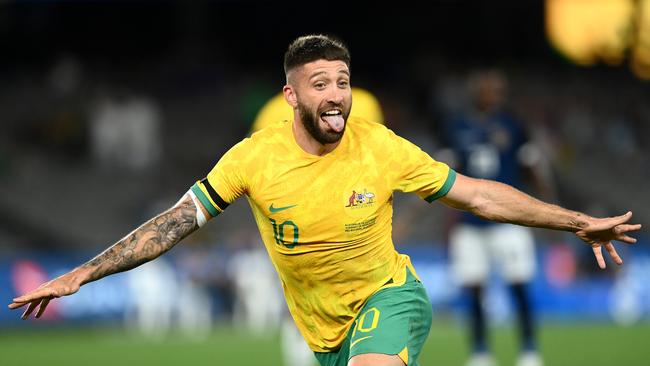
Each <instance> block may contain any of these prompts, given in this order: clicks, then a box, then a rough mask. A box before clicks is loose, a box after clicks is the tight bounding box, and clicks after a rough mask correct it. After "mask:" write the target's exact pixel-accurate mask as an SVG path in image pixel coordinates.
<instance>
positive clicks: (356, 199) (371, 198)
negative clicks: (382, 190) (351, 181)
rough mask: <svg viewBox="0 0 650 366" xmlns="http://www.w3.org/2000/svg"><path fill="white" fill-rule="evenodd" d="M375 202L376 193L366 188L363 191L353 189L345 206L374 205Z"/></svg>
mask: <svg viewBox="0 0 650 366" xmlns="http://www.w3.org/2000/svg"><path fill="white" fill-rule="evenodd" d="M374 203H375V194H374V193H372V192H368V190H367V189H365V188H364V190H363V192H357V191H356V190H352V194H351V195H350V197H348V202H347V205H346V206H345V207H351V208H352V209H356V208H363V207H368V206H372V204H374Z"/></svg>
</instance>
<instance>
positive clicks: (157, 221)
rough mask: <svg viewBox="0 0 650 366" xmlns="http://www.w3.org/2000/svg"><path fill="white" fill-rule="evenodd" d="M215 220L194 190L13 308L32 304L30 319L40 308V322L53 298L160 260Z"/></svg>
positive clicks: (25, 315) (20, 299)
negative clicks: (178, 244) (204, 225)
mask: <svg viewBox="0 0 650 366" xmlns="http://www.w3.org/2000/svg"><path fill="white" fill-rule="evenodd" d="M211 217H212V215H210V213H209V212H208V211H207V210H206V209H205V208H204V207H203V205H202V204H201V203H200V202H199V200H197V199H196V196H195V195H194V194H193V193H192V191H191V190H190V191H188V193H186V194H185V195H184V196H183V197H182V198H181V199H180V200H179V201H178V203H176V204H175V205H174V206H173V207H171V208H170V209H168V210H166V211H165V212H162V213H161V214H159V215H157V216H156V217H154V218H152V219H151V220H149V221H147V222H145V223H144V224H142V226H140V227H139V228H137V229H135V230H133V231H132V232H131V233H130V234H128V235H127V236H125V237H124V238H122V239H121V240H120V241H118V242H117V243H115V244H113V245H112V246H111V247H109V248H108V249H106V250H105V251H104V252H102V253H101V254H99V255H97V256H96V257H95V258H93V259H91V260H90V261H88V262H86V263H84V264H83V265H81V266H79V267H77V268H75V269H73V270H72V271H70V272H68V273H66V274H64V275H62V276H60V277H57V278H55V279H53V280H51V281H49V282H46V283H44V284H42V285H41V286H39V287H38V288H37V289H35V290H33V291H31V292H28V293H26V294H24V295H22V296H19V297H16V298H14V299H13V302H12V303H11V304H10V305H9V308H10V309H17V308H20V307H23V306H25V305H28V304H29V306H28V307H27V309H26V310H25V312H24V313H23V315H22V318H23V319H27V318H28V317H29V316H30V314H32V313H33V312H34V310H35V309H36V308H37V307H38V311H37V312H36V318H39V317H40V316H41V315H42V314H43V312H44V311H45V308H46V307H47V305H48V303H49V302H50V300H52V299H53V298H58V297H61V296H66V295H72V294H74V293H75V292H77V291H78V290H79V288H80V287H81V286H83V285H84V284H86V283H89V282H92V281H96V280H99V279H100V278H103V277H106V276H108V275H111V274H114V273H118V272H124V271H128V270H130V269H133V268H135V267H137V266H139V265H141V264H143V263H146V262H148V261H151V260H153V259H155V258H157V257H158V256H160V255H161V254H163V253H165V252H167V251H168V250H170V249H171V248H172V247H174V245H176V244H177V243H178V242H179V241H181V240H182V239H183V238H185V237H186V236H188V235H190V234H191V233H192V232H194V231H195V230H196V229H198V228H199V226H201V225H202V224H203V223H205V222H206V221H207V220H208V219H209V218H211ZM39 306H40V307H39Z"/></svg>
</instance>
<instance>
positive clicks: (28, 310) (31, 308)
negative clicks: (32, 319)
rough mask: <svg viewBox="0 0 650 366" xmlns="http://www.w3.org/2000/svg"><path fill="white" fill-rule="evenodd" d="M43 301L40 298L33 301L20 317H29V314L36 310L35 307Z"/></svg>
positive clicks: (23, 318) (24, 318)
mask: <svg viewBox="0 0 650 366" xmlns="http://www.w3.org/2000/svg"><path fill="white" fill-rule="evenodd" d="M42 301H43V299H39V300H36V301H32V302H31V303H30V304H29V307H27V310H25V312H24V313H23V315H21V316H20V318H21V319H22V320H26V319H27V318H29V316H30V315H31V314H32V312H33V311H34V309H36V307H37V306H38V304H40V303H41V302H42Z"/></svg>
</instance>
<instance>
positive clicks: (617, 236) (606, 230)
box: [576, 211, 641, 269]
mask: <svg viewBox="0 0 650 366" xmlns="http://www.w3.org/2000/svg"><path fill="white" fill-rule="evenodd" d="M630 218H632V212H631V211H628V212H627V213H626V214H625V215H621V216H616V217H608V218H604V219H592V220H590V221H589V225H587V226H586V227H585V228H583V229H581V230H579V231H577V232H576V235H577V236H578V237H579V238H580V239H582V240H583V241H585V242H586V243H587V244H589V245H590V246H591V249H592V250H593V251H594V255H595V256H596V260H597V261H598V266H599V267H600V268H601V269H604V268H605V267H606V265H605V259H604V258H603V252H602V250H603V248H602V247H603V246H604V247H605V249H606V250H607V252H608V253H609V255H610V256H611V257H612V259H614V262H616V264H619V265H620V264H623V260H622V259H621V257H620V256H619V255H618V253H616V249H615V248H614V245H613V244H612V240H618V241H622V242H623V243H627V244H634V243H636V239H635V238H632V237H630V236H628V235H627V233H628V232H630V231H636V230H639V229H641V224H627V222H628V221H629V220H630Z"/></svg>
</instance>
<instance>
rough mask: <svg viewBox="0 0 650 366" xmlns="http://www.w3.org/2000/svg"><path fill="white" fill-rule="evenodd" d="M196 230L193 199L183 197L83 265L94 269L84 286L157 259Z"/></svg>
mask: <svg viewBox="0 0 650 366" xmlns="http://www.w3.org/2000/svg"><path fill="white" fill-rule="evenodd" d="M198 228H199V226H198V224H197V222H196V207H195V205H194V202H193V201H192V198H190V196H189V195H185V196H184V197H183V198H182V199H181V201H180V202H179V203H178V204H176V205H175V206H174V207H172V208H170V209H169V210H167V211H165V212H163V213H161V214H160V215H158V216H156V217H154V218H153V219H151V220H149V221H147V222H146V223H144V224H143V225H142V226H140V227H139V228H137V229H135V230H134V231H133V232H131V233H130V234H129V235H127V236H126V237H124V238H123V239H122V240H120V241H118V242H117V243H115V244H114V245H113V246H111V247H110V248H108V249H106V250H105V251H104V252H102V253H101V254H99V255H98V256H96V257H95V258H93V259H92V260H90V261H88V262H87V263H85V264H84V265H82V267H84V268H92V269H93V271H92V272H91V274H90V278H89V280H88V281H87V282H90V281H95V280H98V279H100V278H102V277H105V276H108V275H110V274H113V273H118V272H123V271H128V270H129V269H132V268H135V267H137V266H139V265H141V264H143V263H145V262H148V261H150V260H152V259H154V258H157V257H158V256H160V255H161V254H163V253H165V252H166V251H168V250H170V249H171V248H172V247H173V246H174V245H176V243H178V242H179V241H181V239H183V238H185V237H186V236H188V235H189V234H191V233H192V232H194V231H195V230H196V229H198Z"/></svg>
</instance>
